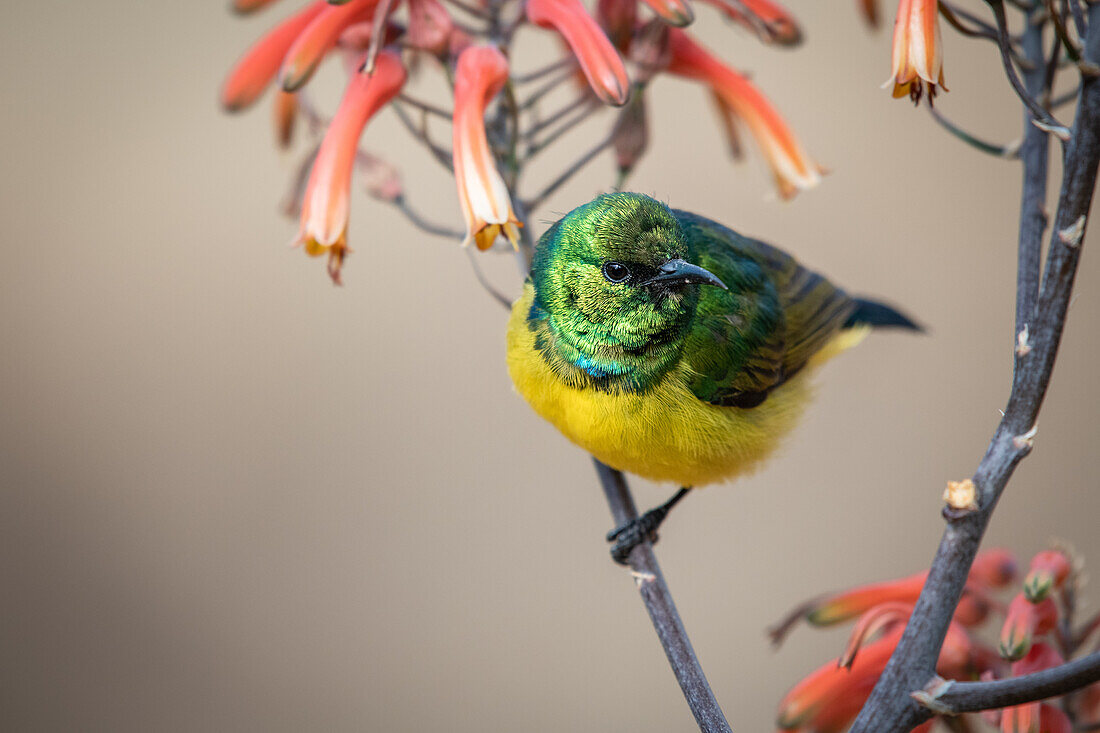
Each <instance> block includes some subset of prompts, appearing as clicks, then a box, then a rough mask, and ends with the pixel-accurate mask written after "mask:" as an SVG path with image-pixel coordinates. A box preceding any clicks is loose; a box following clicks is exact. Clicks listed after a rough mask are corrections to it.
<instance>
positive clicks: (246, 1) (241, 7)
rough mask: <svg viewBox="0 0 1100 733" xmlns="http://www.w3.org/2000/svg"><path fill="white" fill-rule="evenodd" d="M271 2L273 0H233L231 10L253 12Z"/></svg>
mask: <svg viewBox="0 0 1100 733" xmlns="http://www.w3.org/2000/svg"><path fill="white" fill-rule="evenodd" d="M272 2H274V0H233V10H235V11H236V12H238V13H254V12H256V11H257V10H259V9H261V8H264V7H267V6H268V5H270V4H271V3H272Z"/></svg>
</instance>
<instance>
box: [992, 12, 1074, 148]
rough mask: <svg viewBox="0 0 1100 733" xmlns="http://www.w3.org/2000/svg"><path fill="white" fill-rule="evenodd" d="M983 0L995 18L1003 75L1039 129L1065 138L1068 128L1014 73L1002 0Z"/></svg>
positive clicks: (1014, 68)
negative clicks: (1044, 107)
mask: <svg viewBox="0 0 1100 733" xmlns="http://www.w3.org/2000/svg"><path fill="white" fill-rule="evenodd" d="M985 2H986V4H987V5H989V7H990V8H992V10H993V15H994V16H995V17H996V18H997V32H998V35H997V47H998V48H1000V49H1001V61H1002V63H1003V65H1004V69H1005V75H1006V76H1007V77H1008V81H1009V83H1011V84H1012V88H1013V89H1014V90H1015V91H1016V96H1018V97H1019V98H1020V101H1022V102H1023V103H1024V105H1025V106H1026V107H1027V108H1028V109H1029V110H1030V111H1031V115H1032V116H1033V117H1034V118H1035V121H1036V123H1038V124H1039V125H1040V127H1041V129H1045V130H1046V131H1047V132H1050V133H1052V134H1053V135H1054V136H1055V137H1057V138H1058V139H1059V140H1063V141H1065V140H1067V139H1068V138H1069V130H1068V129H1067V128H1066V126H1065V125H1063V124H1062V123H1061V122H1059V121H1058V120H1056V119H1054V118H1053V117H1051V115H1050V113H1049V112H1047V111H1046V110H1045V109H1043V107H1042V105H1040V104H1039V103H1038V102H1037V101H1036V100H1035V98H1034V97H1032V96H1031V95H1030V94H1028V92H1027V89H1025V88H1024V84H1023V82H1021V81H1020V77H1019V75H1018V74H1017V73H1016V67H1015V66H1013V65H1012V48H1011V45H1010V43H1009V40H1008V19H1007V18H1005V6H1004V0H985ZM1033 63H1038V60H1035V61H1033Z"/></svg>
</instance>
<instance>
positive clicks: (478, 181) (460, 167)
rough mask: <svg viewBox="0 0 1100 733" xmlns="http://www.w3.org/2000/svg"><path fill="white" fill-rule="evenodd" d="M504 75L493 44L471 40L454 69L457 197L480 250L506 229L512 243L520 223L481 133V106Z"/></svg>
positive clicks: (468, 230) (501, 83)
mask: <svg viewBox="0 0 1100 733" xmlns="http://www.w3.org/2000/svg"><path fill="white" fill-rule="evenodd" d="M507 79H508V61H507V60H506V59H505V58H504V54H502V53H501V52H500V51H498V50H497V49H496V48H493V47H491V46H471V47H469V48H467V49H466V50H465V51H463V52H462V54H461V55H460V56H459V57H458V66H457V68H456V69H455V111H454V166H455V180H456V181H457V183H458V201H459V203H460V204H461V205H462V213H463V215H464V216H465V217H466V239H465V241H463V243H462V244H463V246H465V245H468V244H469V243H470V242H471V241H472V242H476V243H477V248H478V249H481V250H485V249H489V247H491V246H493V242H494V241H495V240H496V238H497V235H498V234H500V233H501V231H502V230H503V232H504V235H505V236H506V237H507V238H508V240H509V241H510V242H511V243H512V245H513V246H515V244H516V242H517V240H518V239H519V231H518V230H517V228H516V227H517V226H519V225H520V223H519V220H518V219H517V218H516V215H515V212H513V211H512V199H511V196H510V195H509V194H508V188H507V187H506V186H505V185H504V179H502V178H501V177H500V173H498V172H497V169H496V165H495V164H494V162H493V153H492V151H491V150H490V149H489V141H488V139H487V138H486V136H485V108H486V107H487V106H488V105H489V102H490V100H492V98H493V97H495V96H496V94H497V92H499V91H500V89H501V87H503V86H504V82H505V81H506V80H507Z"/></svg>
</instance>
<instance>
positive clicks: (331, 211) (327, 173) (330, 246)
mask: <svg viewBox="0 0 1100 733" xmlns="http://www.w3.org/2000/svg"><path fill="white" fill-rule="evenodd" d="M405 78H406V73H405V68H404V67H403V66H402V65H401V60H400V59H399V58H398V57H397V56H396V55H395V54H393V53H390V52H388V51H383V52H382V53H380V54H378V59H377V62H376V65H375V70H374V74H372V75H367V74H355V75H353V76H352V78H351V80H350V81H349V82H348V86H347V89H346V90H345V91H344V98H343V100H342V101H341V102H340V107H339V109H338V110H337V111H336V114H335V115H334V116H333V118H332V123H331V124H330V125H329V128H328V130H327V131H326V132H325V138H324V140H323V141H322V142H321V147H320V150H319V151H318V152H317V158H316V159H315V160H314V162H313V168H312V169H311V170H310V175H309V183H308V184H307V185H306V192H305V196H304V199H303V202H302V215H301V228H300V229H299V232H298V241H299V242H300V243H301V244H302V245H303V246H304V249H305V251H306V253H307V254H309V255H311V256H319V255H322V254H328V255H329V274H330V275H332V278H333V280H334V281H336V282H339V277H340V266H341V265H342V263H343V260H344V255H345V253H346V251H347V226H348V211H349V208H350V205H349V199H350V193H351V174H352V169H353V168H354V165H355V157H356V153H357V151H358V146H359V137H360V136H361V135H362V133H363V128H364V127H366V125H367V122H368V121H369V120H370V118H371V117H372V116H374V114H375V113H376V112H377V111H378V110H379V109H380V108H381V107H382V106H384V105H385V104H386V103H387V102H389V101H390V100H391V99H393V98H394V97H395V96H396V95H397V93H398V92H399V91H401V87H402V85H403V84H404V83H405Z"/></svg>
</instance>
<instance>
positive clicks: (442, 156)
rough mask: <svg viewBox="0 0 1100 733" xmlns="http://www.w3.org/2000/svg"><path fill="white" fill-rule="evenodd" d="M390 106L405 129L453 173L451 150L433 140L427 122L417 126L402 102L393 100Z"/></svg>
mask: <svg viewBox="0 0 1100 733" xmlns="http://www.w3.org/2000/svg"><path fill="white" fill-rule="evenodd" d="M390 107H392V108H393V111H394V113H395V114H396V115H397V119H399V120H401V124H402V125H404V126H405V129H406V130H408V131H409V134H410V135H412V136H413V137H414V138H415V139H417V140H419V141H420V143H421V144H422V145H423V146H424V147H426V148H427V149H428V152H430V153H431V154H432V157H433V158H435V159H436V160H437V161H439V164H440V165H442V166H443V167H444V168H446V169H447V170H448V171H450V172H452V173H453V172H454V162H453V158H452V155H451V151H450V150H447V149H445V148H441V147H439V146H438V145H436V144H435V143H434V142H432V140H431V138H430V137H429V135H428V125H427V122H426V121H422V124H421V125H420V127H417V126H416V124H414V123H413V121H412V118H411V117H409V113H408V112H406V111H405V108H404V107H402V106H401V105H400V104H398V103H397V102H393V103H392V104H391V105H390Z"/></svg>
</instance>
